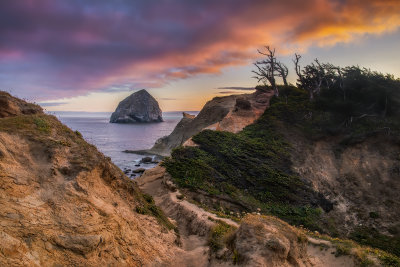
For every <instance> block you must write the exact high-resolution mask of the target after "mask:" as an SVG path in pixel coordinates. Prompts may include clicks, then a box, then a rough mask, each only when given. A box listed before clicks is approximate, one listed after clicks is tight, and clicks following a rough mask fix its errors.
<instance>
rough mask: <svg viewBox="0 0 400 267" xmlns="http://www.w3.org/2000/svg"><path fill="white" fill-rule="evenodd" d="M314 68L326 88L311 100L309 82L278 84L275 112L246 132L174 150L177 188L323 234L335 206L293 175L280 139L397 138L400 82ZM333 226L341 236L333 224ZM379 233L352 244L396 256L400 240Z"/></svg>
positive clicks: (357, 71)
mask: <svg viewBox="0 0 400 267" xmlns="http://www.w3.org/2000/svg"><path fill="white" fill-rule="evenodd" d="M311 68H314V70H313V71H321V72H323V73H322V74H321V73H319V74H318V73H316V72H315V73H314V74H313V75H314V76H313V77H314V79H317V78H318V75H320V76H321V77H322V78H321V77H319V78H321V79H322V82H321V85H320V88H319V89H318V90H316V91H315V92H316V95H315V97H314V98H313V99H312V101H310V95H309V94H310V92H309V90H306V88H304V84H299V87H295V86H279V92H280V96H279V97H273V98H272V99H271V102H270V108H269V109H267V110H266V111H265V113H264V114H263V115H262V116H261V117H260V118H259V119H258V120H257V121H256V122H255V123H254V124H252V125H249V126H247V127H246V128H245V129H244V130H243V131H242V132H240V133H238V134H233V133H228V132H219V131H211V130H205V131H202V132H200V133H199V134H197V135H195V136H194V137H193V138H192V139H193V141H194V142H195V143H196V144H198V145H199V146H198V147H179V148H177V149H175V150H174V151H173V152H172V155H171V157H170V158H166V159H165V160H164V162H163V164H164V166H165V167H166V168H167V170H168V172H169V173H170V174H171V175H172V177H173V179H174V181H175V182H176V183H177V184H178V186H180V187H186V188H190V189H191V190H194V191H196V190H203V191H205V192H207V193H209V194H214V195H219V194H223V195H225V196H229V197H230V198H231V199H233V200H235V201H237V202H238V203H240V204H241V205H244V206H246V207H247V209H248V210H250V211H254V210H256V208H260V209H261V212H262V213H267V214H272V215H275V216H277V217H279V218H281V219H283V220H285V221H287V222H289V223H291V224H295V225H303V226H304V227H306V228H309V229H313V230H318V231H320V225H321V218H320V214H321V209H320V208H318V206H320V207H322V208H323V209H324V210H329V209H330V208H331V207H332V204H331V203H329V202H328V201H326V200H325V199H323V198H322V197H321V196H319V195H317V194H316V193H315V192H313V190H312V189H311V188H310V186H309V185H308V184H307V182H305V181H304V180H303V179H301V178H300V177H299V176H297V175H296V174H295V173H293V172H292V171H291V161H290V153H291V149H292V148H291V145H290V143H289V142H288V140H287V139H286V138H285V137H284V136H283V135H282V133H283V132H286V133H289V134H294V135H300V136H301V135H302V136H304V137H305V138H308V139H311V140H315V139H320V138H325V137H330V136H336V137H338V138H336V140H339V141H338V144H339V145H338V149H339V150H340V149H341V147H344V146H350V145H352V144H355V143H357V142H362V141H363V140H364V139H365V138H368V137H369V136H373V135H377V134H381V135H385V136H389V135H390V136H391V137H392V138H399V136H400V121H399V118H400V117H399V115H400V80H398V79H395V78H394V77H393V76H390V75H383V74H380V73H377V72H372V71H370V70H366V69H361V68H359V67H354V66H353V67H347V68H337V67H335V66H332V65H330V64H320V63H319V62H316V63H315V64H314V65H313V66H311V67H309V68H305V69H306V70H307V71H309V72H311ZM321 68H322V69H321ZM302 74H303V75H305V76H306V75H308V74H307V73H302ZM303 78H304V79H305V78H307V79H311V78H312V77H311V78H310V77H303ZM319 78H318V79H319ZM311 80H312V79H311ZM303 81H304V80H303ZM310 84H312V83H311V82H310ZM257 89H259V90H261V91H266V90H272V88H270V87H268V86H258V87H257ZM340 140H341V141H340ZM370 216H371V218H376V217H377V216H379V214H377V213H374V212H371V213H370ZM330 228H331V230H332V232H337V231H336V229H334V228H335V225H332V224H331V225H330ZM376 233H377V232H376ZM376 233H375V232H372V234H373V237H372V236H366V237H365V238H360V236H359V235H357V234H355V235H353V236H352V238H354V239H355V240H363V241H360V242H362V243H363V244H367V245H370V246H374V247H378V248H382V249H385V250H387V251H390V252H392V253H395V254H397V255H398V252H396V251H397V250H398V243H396V242H397V241H395V242H393V240H391V241H392V242H389V241H388V240H387V239H386V238H387V237H386V236H385V237H384V236H382V235H377V234H376ZM370 234H371V233H370ZM374 238H376V240H375V241H373V240H374ZM367 261H368V259H366V261H365V262H367Z"/></svg>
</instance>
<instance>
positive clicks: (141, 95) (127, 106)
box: [110, 89, 163, 123]
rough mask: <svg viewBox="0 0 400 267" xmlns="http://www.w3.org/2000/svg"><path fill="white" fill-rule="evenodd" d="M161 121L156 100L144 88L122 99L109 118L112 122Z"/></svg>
mask: <svg viewBox="0 0 400 267" xmlns="http://www.w3.org/2000/svg"><path fill="white" fill-rule="evenodd" d="M162 121H163V119H162V112H161V109H160V107H159V106H158V102H157V100H155V99H154V97H152V96H151V95H150V94H149V93H148V92H147V91H146V90H145V89H143V90H140V91H137V92H136V93H133V94H131V95H130V96H128V97H127V98H125V99H124V100H122V101H121V102H120V103H119V104H118V107H117V109H116V110H115V112H114V113H113V114H112V115H111V118H110V122H112V123H134V122H162Z"/></svg>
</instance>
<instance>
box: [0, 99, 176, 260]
mask: <svg viewBox="0 0 400 267" xmlns="http://www.w3.org/2000/svg"><path fill="white" fill-rule="evenodd" d="M7 97H8V99H7V101H8V106H12V107H18V106H19V103H21V101H20V100H17V99H14V98H10V97H9V96H7ZM22 106H25V104H23V105H22ZM2 108H4V106H2ZM13 110H15V109H13ZM30 110H34V112H29V113H28V114H29V115H25V114H27V113H25V112H14V111H13V112H3V113H2V114H6V115H7V116H5V115H3V116H2V118H0V265H1V266H107V265H112V266H143V265H151V264H157V263H161V262H163V263H168V262H171V261H173V258H174V252H175V249H176V248H177V246H176V245H175V243H174V242H175V239H176V235H175V233H174V232H173V231H172V230H168V229H167V227H166V226H163V225H161V224H160V223H159V222H158V221H157V219H156V218H155V217H153V216H149V215H141V214H139V213H138V212H136V211H137V210H145V209H146V205H147V204H148V203H147V202H146V200H144V198H143V195H142V193H141V192H140V191H139V190H138V188H137V187H136V186H135V184H134V183H133V182H132V181H130V180H129V179H128V178H127V177H126V176H125V175H124V174H123V173H122V172H121V170H119V169H118V168H117V167H116V166H115V165H114V164H112V163H111V161H110V159H109V158H106V157H105V156H104V155H102V154H101V153H100V152H98V151H97V149H96V148H95V147H94V146H91V145H89V144H87V143H86V142H85V141H84V140H83V139H82V138H81V136H80V134H79V133H75V132H72V131H71V130H70V129H69V128H67V127H66V126H64V125H62V124H61V123H60V122H59V121H58V120H57V119H56V118H55V117H53V116H49V115H45V114H43V113H42V112H41V109H40V108H39V107H36V106H30ZM10 114H12V116H10ZM146 203H147V204H146Z"/></svg>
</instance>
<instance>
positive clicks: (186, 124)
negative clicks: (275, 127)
mask: <svg viewBox="0 0 400 267" xmlns="http://www.w3.org/2000/svg"><path fill="white" fill-rule="evenodd" d="M271 97H272V92H263V91H256V92H254V93H252V94H243V95H230V96H224V97H215V98H213V99H212V100H210V101H208V102H207V103H206V104H205V105H204V107H203V108H202V110H201V111H200V113H199V114H198V115H197V116H196V117H189V116H184V117H183V118H182V119H181V121H180V122H179V123H178V125H177V126H176V127H175V129H174V130H173V132H172V133H171V134H170V135H168V136H164V137H162V138H160V139H159V140H157V141H156V143H155V145H154V146H153V147H152V148H151V149H150V150H149V151H148V152H150V153H154V154H159V155H163V156H167V155H169V154H170V152H171V150H172V149H174V148H176V147H178V146H180V145H183V144H185V145H192V143H191V141H190V138H191V137H192V136H193V135H195V134H197V133H199V132H200V131H202V130H204V129H212V130H219V131H229V132H234V133H236V132H239V131H241V130H242V129H243V128H244V127H246V126H247V125H249V124H251V123H253V122H254V121H255V120H256V119H258V118H259V117H260V116H261V115H262V114H263V112H264V111H265V109H266V108H267V107H268V105H269V99H270V98H271Z"/></svg>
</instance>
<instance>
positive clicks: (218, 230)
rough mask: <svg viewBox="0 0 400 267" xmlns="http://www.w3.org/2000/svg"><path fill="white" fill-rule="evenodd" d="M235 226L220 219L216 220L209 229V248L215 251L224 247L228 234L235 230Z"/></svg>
mask: <svg viewBox="0 0 400 267" xmlns="http://www.w3.org/2000/svg"><path fill="white" fill-rule="evenodd" d="M235 229H236V228H235V227H233V226H231V225H229V224H227V223H225V222H223V221H221V220H217V221H216V225H215V226H214V227H213V228H212V229H211V232H210V235H209V238H208V245H209V246H210V248H211V250H212V251H214V252H216V251H218V250H220V249H222V248H224V247H225V245H226V242H227V241H228V239H229V236H230V235H231V234H233V232H234V231H235Z"/></svg>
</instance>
